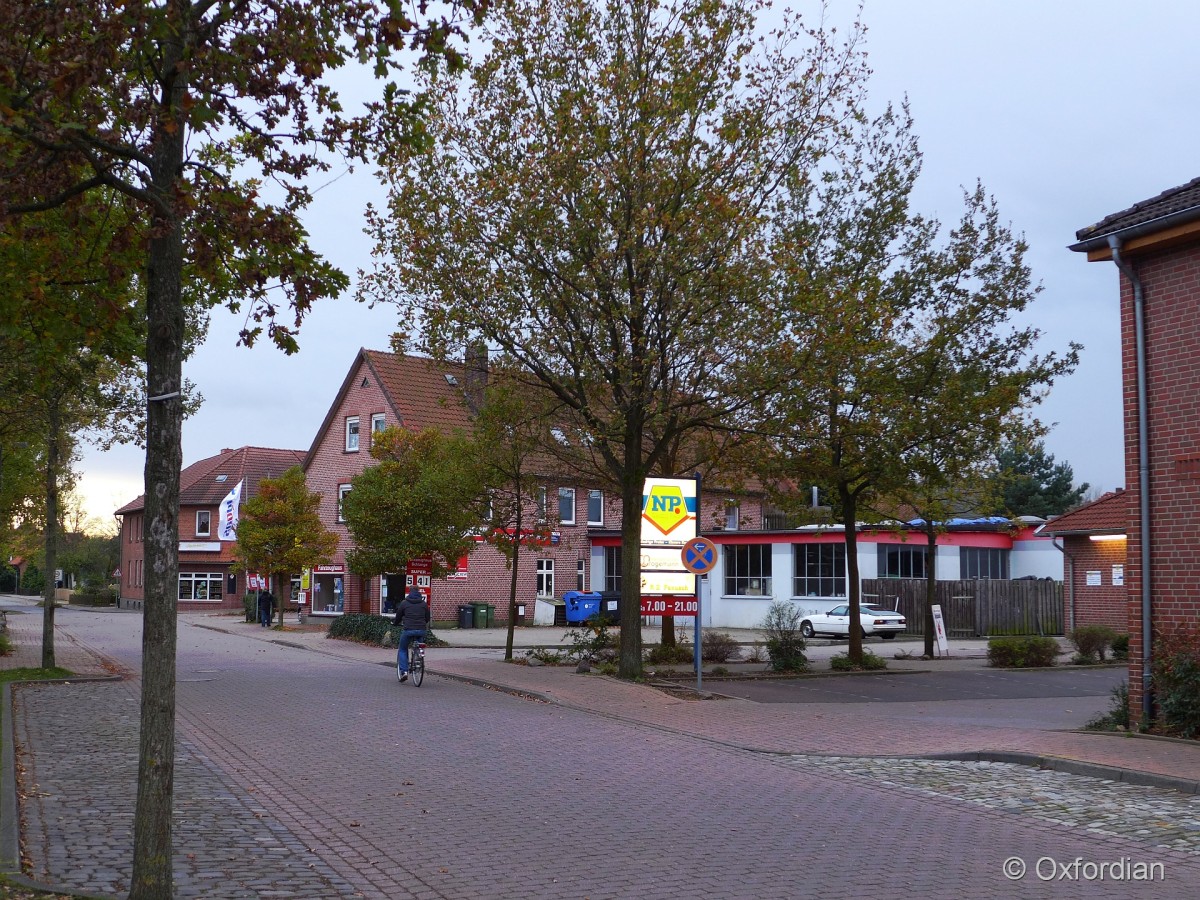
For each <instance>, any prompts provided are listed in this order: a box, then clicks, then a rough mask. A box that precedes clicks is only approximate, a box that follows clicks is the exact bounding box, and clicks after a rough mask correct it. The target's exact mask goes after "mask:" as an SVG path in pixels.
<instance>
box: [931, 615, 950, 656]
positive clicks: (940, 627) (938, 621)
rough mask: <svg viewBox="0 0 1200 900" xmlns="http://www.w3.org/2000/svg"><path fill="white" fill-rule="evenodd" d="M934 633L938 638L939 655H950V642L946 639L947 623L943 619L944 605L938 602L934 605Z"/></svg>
mask: <svg viewBox="0 0 1200 900" xmlns="http://www.w3.org/2000/svg"><path fill="white" fill-rule="evenodd" d="M933 635H934V637H935V638H937V645H938V655H940V656H949V655H950V644H949V642H948V641H947V640H946V623H945V621H944V620H943V619H942V607H941V605H940V604H937V603H935V604H934V605H933Z"/></svg>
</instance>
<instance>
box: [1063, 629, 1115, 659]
mask: <svg viewBox="0 0 1200 900" xmlns="http://www.w3.org/2000/svg"><path fill="white" fill-rule="evenodd" d="M1068 637H1069V638H1070V640H1071V643H1072V644H1074V645H1075V649H1076V650H1078V651H1079V655H1080V657H1082V659H1083V660H1084V661H1085V662H1095V660H1096V658H1097V657H1099V659H1100V662H1104V654H1105V651H1107V650H1108V648H1109V647H1111V646H1112V642H1113V641H1115V640H1116V639H1117V632H1116V629H1114V628H1109V627H1108V626H1107V625H1081V626H1080V627H1079V628H1076V629H1075V630H1074V631H1072V632H1071V633H1070V634H1069V635H1068Z"/></svg>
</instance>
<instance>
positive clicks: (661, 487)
mask: <svg viewBox="0 0 1200 900" xmlns="http://www.w3.org/2000/svg"><path fill="white" fill-rule="evenodd" d="M690 517H691V514H690V512H689V510H688V507H687V502H686V501H685V499H684V496H683V491H681V490H680V489H679V487H678V486H676V485H670V484H656V485H654V487H652V488H651V489H650V493H649V494H647V495H646V496H645V497H643V498H642V518H644V519H645V520H646V521H648V522H649V523H650V524H651V525H653V526H654V527H655V528H657V529H658V530H659V531H661V532H662V533H663V534H670V533H671V532H672V531H674V530H675V529H676V528H678V527H679V526H680V525H682V524H683V523H684V522H686V521H687V520H688V519H689V518H690Z"/></svg>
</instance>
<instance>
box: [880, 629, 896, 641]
mask: <svg viewBox="0 0 1200 900" xmlns="http://www.w3.org/2000/svg"><path fill="white" fill-rule="evenodd" d="M895 636H896V632H894V631H891V632H888V633H887V634H881V635H880V637H881V638H883V639H884V640H885V641H890V640H891V639H892V638H894V637H895Z"/></svg>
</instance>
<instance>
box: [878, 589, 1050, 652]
mask: <svg viewBox="0 0 1200 900" xmlns="http://www.w3.org/2000/svg"><path fill="white" fill-rule="evenodd" d="M934 592H935V596H936V602H937V603H938V604H939V605H940V606H941V607H942V619H943V620H944V621H945V623H946V635H947V637H960V638H966V637H993V636H997V635H1004V634H1054V635H1059V634H1062V633H1063V585H1062V582H1061V581H1052V580H1050V579H1038V580H1036V581H1032V580H1028V581H999V580H996V581H938V582H936V584H935V586H934ZM862 599H863V602H867V603H878V604H880V605H881V606H886V607H887V608H888V609H897V610H899V611H900V612H902V613H903V614H904V617H905V618H906V619H907V620H908V631H909V632H910V633H912V634H922V633H923V628H922V623H923V622H924V621H925V579H923V578H864V579H863V582H862Z"/></svg>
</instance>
